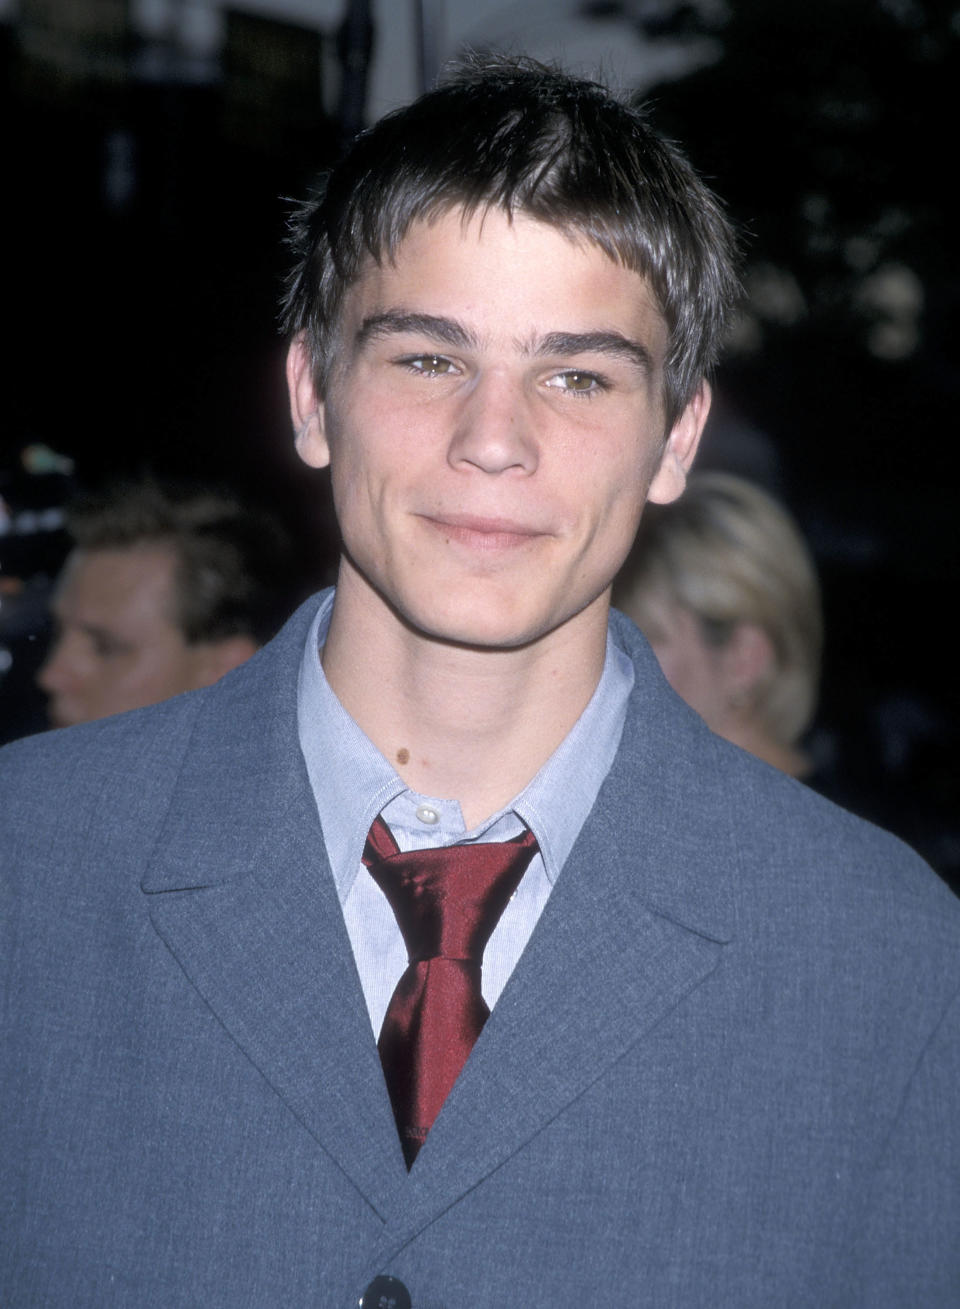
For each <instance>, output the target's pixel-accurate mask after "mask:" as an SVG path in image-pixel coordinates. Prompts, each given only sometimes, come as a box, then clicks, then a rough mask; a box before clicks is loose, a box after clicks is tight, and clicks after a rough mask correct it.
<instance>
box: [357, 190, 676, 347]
mask: <svg viewBox="0 0 960 1309" xmlns="http://www.w3.org/2000/svg"><path fill="white" fill-rule="evenodd" d="M397 306H401V307H403V308H404V309H408V310H411V311H423V312H428V313H434V314H440V315H443V316H445V317H451V318H453V319H455V320H456V321H458V322H459V321H464V322H466V323H468V324H470V325H471V326H476V327H478V328H479V329H481V330H483V331H484V332H485V333H486V334H487V335H488V336H489V337H490V338H491V339H498V338H505V337H507V336H508V335H513V336H515V335H516V334H517V333H519V334H520V336H521V337H522V336H523V335H524V334H525V333H530V334H533V335H536V334H537V333H539V332H551V331H558V330H559V331H589V330H604V329H607V330H617V331H621V332H623V333H625V334H628V335H631V337H632V336H635V335H640V336H642V337H643V338H644V341H645V344H646V345H647V347H648V348H649V349H650V351H651V353H652V354H653V355H654V357H655V358H656V359H657V360H658V362H662V360H663V357H664V355H665V353H666V348H667V341H668V331H667V325H666V322H665V320H664V318H663V315H662V313H661V311H660V308H659V305H658V303H657V299H656V296H655V295H654V293H653V291H652V290H651V288H650V286H649V284H648V282H647V280H646V279H645V278H644V277H643V276H642V275H641V274H639V273H637V272H635V271H633V270H632V269H628V268H625V267H624V266H623V265H622V264H620V263H618V262H616V260H614V259H612V258H611V257H610V256H609V255H608V254H607V253H606V252H605V251H604V250H602V249H601V248H600V247H599V246H598V245H595V244H593V243H591V242H590V241H588V240H587V239H586V238H585V237H582V236H580V235H579V234H574V233H568V232H566V231H564V230H563V229H561V228H558V227H554V226H552V225H550V224H547V223H544V222H541V221H539V220H538V219H535V218H532V217H530V216H528V215H526V214H523V213H517V214H513V215H510V214H507V213H505V212H504V211H503V210H500V209H497V208H489V209H486V210H482V211H477V212H474V213H466V212H465V211H464V210H462V209H459V208H457V209H452V210H447V211H445V212H443V213H441V214H440V215H439V216H437V217H434V218H432V219H429V220H426V219H421V220H418V221H417V222H415V223H413V224H412V225H411V227H410V228H409V230H408V231H407V233H406V235H405V236H404V238H403V240H402V241H401V242H400V243H399V245H398V246H397V248H396V250H395V251H394V253H393V255H392V257H391V256H384V257H383V259H382V260H381V261H380V262H379V263H377V262H375V261H374V260H373V259H370V260H368V262H367V263H366V265H365V267H364V268H363V270H362V272H361V274H360V276H359V278H358V279H357V280H356V282H354V284H353V285H352V286H351V287H350V288H349V289H348V291H347V294H346V297H345V300H344V313H343V319H344V327H345V328H346V332H347V335H348V336H349V334H350V332H351V331H356V330H357V328H358V327H359V326H360V325H361V324H362V322H363V320H364V318H365V317H367V316H368V315H370V314H372V313H378V312H384V311H385V310H387V309H393V308H395V307H397Z"/></svg>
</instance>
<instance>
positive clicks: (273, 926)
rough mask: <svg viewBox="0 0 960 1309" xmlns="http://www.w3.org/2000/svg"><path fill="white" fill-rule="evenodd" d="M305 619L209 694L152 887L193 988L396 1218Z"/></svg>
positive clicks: (385, 1119)
mask: <svg viewBox="0 0 960 1309" xmlns="http://www.w3.org/2000/svg"><path fill="white" fill-rule="evenodd" d="M309 617H310V615H307V619H306V621H304V622H299V623H296V624H295V625H294V626H295V631H294V633H293V634H292V635H291V634H290V632H289V631H285V633H284V635H283V637H282V638H281V639H280V641H279V643H278V646H277V647H276V648H273V649H268V650H266V651H264V652H262V653H261V655H260V656H258V657H257V660H258V663H255V664H254V665H253V666H252V667H251V666H250V665H247V666H245V669H244V670H239V671H240V672H245V673H246V675H245V676H242V677H237V676H236V675H235V676H234V678H233V679H231V680H230V681H229V682H228V683H221V684H220V686H219V687H218V688H216V690H215V692H214V693H213V694H211V696H210V697H209V700H208V702H207V704H206V705H205V706H204V709H203V710H202V711H201V716H200V719H199V721H198V724H197V728H196V729H195V732H194V738H193V742H192V744H191V748H190V749H189V750H188V751H187V762H186V764H185V767H184V770H183V772H182V774H181V777H180V781H179V785H178V788H177V791H176V792H175V794H174V796H173V800H172V803H171V806H170V810H169V813H168V815H167V819H166V825H165V829H164V830H162V831H161V835H160V839H159V841H158V843H157V847H156V851H155V854H154V858H153V860H152V862H151V863H150V865H149V866H148V869H147V873H146V875H145V877H144V879H143V889H144V891H145V892H146V893H147V899H148V902H149V907H150V912H151V917H152V919H153V922H154V925H155V927H156V929H157V931H158V932H159V934H160V936H161V937H162V938H163V940H164V941H165V942H166V944H167V945H168V947H169V948H170V950H171V952H172V953H173V954H174V956H175V957H176V959H177V961H178V963H179V964H180V966H181V968H182V969H183V971H184V973H185V974H186V976H187V978H188V979H189V980H190V982H191V983H192V984H193V985H194V986H195V987H196V988H197V990H198V991H199V992H200V994H201V995H202V997H203V999H204V1000H205V1001H206V1003H207V1004H208V1005H209V1006H210V1008H211V1009H212V1010H213V1012H214V1013H215V1014H216V1015H217V1017H218V1018H219V1020H220V1021H221V1022H222V1024H223V1026H224V1027H225V1028H226V1030H227V1031H228V1032H229V1034H230V1035H231V1037H232V1038H233V1039H234V1041H236V1043H237V1044H238V1046H240V1048H241V1049H242V1050H243V1051H244V1053H245V1054H246V1055H247V1057H248V1058H249V1059H250V1060H251V1061H252V1062H253V1063H254V1064H255V1065H256V1067H257V1068H258V1069H259V1071H260V1072H261V1073H262V1075H263V1076H264V1077H265V1078H266V1079H267V1081H268V1082H269V1083H270V1084H271V1085H272V1086H273V1088H274V1089H275V1091H276V1092H277V1094H278V1095H280V1096H281V1098H282V1099H283V1100H284V1101H285V1102H286V1104H287V1105H288V1106H289V1108H290V1109H291V1110H292V1112H293V1113H294V1114H295V1115H296V1116H297V1118H298V1119H299V1120H300V1122H301V1123H302V1124H303V1126H304V1127H305V1128H306V1129H307V1131H308V1132H310V1133H311V1135H313V1136H314V1137H315V1139H316V1140H317V1141H318V1142H319V1143H320V1144H321V1145H322V1146H323V1148H324V1149H325V1150H326V1151H328V1153H329V1154H330V1155H331V1156H332V1157H333V1158H334V1159H335V1160H336V1162H337V1163H338V1164H339V1166H340V1167H341V1168H342V1170H343V1172H344V1173H345V1174H346V1175H347V1176H348V1177H350V1178H351V1179H352V1181H353V1182H354V1184H355V1185H356V1186H357V1188H358V1190H359V1191H360V1192H361V1193H362V1194H363V1195H364V1196H365V1197H366V1199H367V1200H368V1202H369V1203H370V1204H371V1205H372V1206H373V1208H374V1209H375V1210H376V1211H377V1212H378V1213H379V1214H380V1215H381V1216H386V1215H387V1214H388V1213H390V1212H392V1210H393V1208H394V1207H395V1203H396V1193H397V1190H398V1188H400V1187H402V1186H404V1184H405V1183H406V1169H405V1168H404V1165H403V1158H402V1154H401V1151H400V1146H399V1142H398V1139H397V1133H396V1128H395V1126H394V1122H393V1116H392V1113H391V1110H390V1105H389V1100H388V1098H387V1094H386V1090H385V1088H384V1084H383V1077H382V1074H381V1071H380V1063H379V1058H378V1055H377V1050H376V1045H375V1043H374V1039H373V1033H372V1031H371V1028H370V1022H369V1018H368V1017H367V1012H366V1008H365V1005H364V1002H363V996H362V993H361V990H360V985H359V980H358V978H357V974H356V969H355V965H354V961H353V954H352V951H351V949H350V944H349V939H348V937H347V933H346V928H345V926H344V922H343V915H342V912H341V910H340V905H339V902H338V900H337V896H336V891H335V888H334V884H333V879H332V876H331V873H330V869H329V865H328V863H327V858H326V853H325V849H324V844H323V838H322V833H321V830H320V824H319V820H318V818H317V812H316V806H315V804H314V801H313V795H312V793H311V791H310V787H309V783H308V781H307V777H306V770H305V767H304V764H303V760H302V757H301V755H300V751H299V748H298V747H297V738H296V720H295V707H296V685H297V674H296V668H297V660H298V658H299V652H302V649H303V641H304V639H305V634H306V626H307V624H308V622H309Z"/></svg>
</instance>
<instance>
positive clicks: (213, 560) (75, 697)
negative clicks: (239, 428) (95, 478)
mask: <svg viewBox="0 0 960 1309" xmlns="http://www.w3.org/2000/svg"><path fill="white" fill-rule="evenodd" d="M67 525H68V528H69V531H70V534H71V536H72V537H73V541H74V549H73V551H72V553H71V554H70V556H69V558H68V559H67V562H66V564H65V566H64V569H63V572H62V573H61V575H60V579H59V581H58V583H57V587H56V592H55V597H54V602H53V615H54V620H55V628H56V631H55V639H54V642H53V646H52V648H51V650H50V653H49V655H48V657H47V660H46V662H45V663H44V665H43V667H42V668H41V670H40V673H39V675H38V678H37V680H38V682H39V685H40V687H41V688H42V689H43V690H44V691H45V692H46V694H47V695H48V696H49V709H48V713H49V717H50V721H51V723H52V724H53V726H55V727H71V726H73V725H74V724H76V723H85V722H89V721H90V720H91V719H94V718H105V717H106V716H107V715H109V714H118V713H122V712H123V711H125V710H127V709H139V708H141V707H142V706H144V705H149V704H156V703H157V702H158V701H160V700H166V699H168V698H169V697H170V696H173V695H179V694H180V693H181V692H183V691H192V690H196V689H197V688H198V687H201V686H209V685H210V684H211V683H213V682H215V681H217V680H218V678H220V677H222V676H223V675H224V673H228V672H229V671H230V669H231V668H236V667H237V665H238V664H241V663H243V662H244V660H246V659H249V657H250V656H251V655H252V654H253V652H254V651H255V650H257V649H258V648H259V647H260V646H261V645H263V644H264V643H265V642H266V641H268V640H269V639H270V637H272V636H273V635H274V633H275V632H276V631H277V630H278V628H279V627H280V625H281V623H282V622H283V621H284V619H285V618H286V617H287V616H288V614H289V613H290V611H291V610H292V609H293V608H294V607H295V601H296V598H297V597H296V596H295V595H293V594H292V593H291V577H292V575H293V572H294V570H293V560H292V557H291V549H290V545H289V542H288V541H287V538H286V535H285V533H284V532H283V531H282V530H281V529H280V527H279V525H278V524H277V523H276V522H275V521H274V520H273V519H271V518H270V517H269V516H268V515H267V514H266V513H264V512H263V511H260V510H251V509H248V508H246V507H244V506H243V505H242V504H240V502H239V501H238V500H236V499H234V498H233V497H232V496H229V495H227V494H225V493H222V492H217V491H213V490H207V489H202V488H198V487H195V486H193V487H185V486H180V485H178V484H176V483H171V482H161V481H158V480H152V481H144V482H138V483H130V484H127V485H121V486H118V487H114V488H112V489H111V490H108V491H106V492H104V493H102V494H100V495H98V496H94V497H88V498H87V499H86V500H83V501H81V502H80V503H78V504H77V505H76V506H75V507H74V508H73V509H72V510H71V512H70V513H69V515H68V521H67Z"/></svg>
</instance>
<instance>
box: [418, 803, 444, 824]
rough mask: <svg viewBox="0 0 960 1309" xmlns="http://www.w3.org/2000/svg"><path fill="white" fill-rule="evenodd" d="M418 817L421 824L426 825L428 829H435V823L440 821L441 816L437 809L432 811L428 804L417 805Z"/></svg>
mask: <svg viewBox="0 0 960 1309" xmlns="http://www.w3.org/2000/svg"><path fill="white" fill-rule="evenodd" d="M417 817H418V818H419V819H420V821H421V823H426V824H427V825H428V827H433V825H434V823H439V821H440V815H439V814H438V813H437V811H436V809H431V808H430V806H429V805H428V804H421V805H417Z"/></svg>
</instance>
